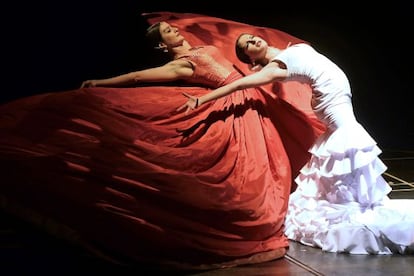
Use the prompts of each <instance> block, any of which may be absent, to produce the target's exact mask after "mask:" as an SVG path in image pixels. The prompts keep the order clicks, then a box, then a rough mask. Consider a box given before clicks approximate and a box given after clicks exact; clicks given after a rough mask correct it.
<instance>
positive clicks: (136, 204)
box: [0, 12, 324, 269]
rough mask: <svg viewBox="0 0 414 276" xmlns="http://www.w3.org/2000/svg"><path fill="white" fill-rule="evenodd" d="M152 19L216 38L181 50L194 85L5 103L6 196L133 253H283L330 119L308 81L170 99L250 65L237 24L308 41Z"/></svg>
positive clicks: (217, 256)
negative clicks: (291, 216)
mask: <svg viewBox="0 0 414 276" xmlns="http://www.w3.org/2000/svg"><path fill="white" fill-rule="evenodd" d="M145 16H146V17H147V18H148V22H149V23H152V22H154V21H158V20H167V21H168V22H169V23H172V24H175V25H178V26H179V27H180V29H181V30H182V33H184V36H185V37H189V38H190V39H191V40H190V42H191V44H193V45H210V46H200V47H196V48H195V50H194V55H191V56H184V57H182V58H185V59H188V60H190V61H192V62H193V63H194V64H196V67H195V68H196V70H195V74H194V78H192V79H191V80H189V82H190V84H191V85H192V86H172V85H170V86H161V85H154V86H148V87H133V88H85V89H75V90H72V91H64V92H57V93H49V94H41V95H36V96H31V97H27V98H22V99H18V100H15V101H12V102H9V103H6V104H3V105H1V106H0V170H1V183H2V184H1V185H0V199H1V201H0V202H1V205H2V207H4V208H5V209H6V210H9V211H12V212H15V213H16V214H18V215H22V216H23V217H24V218H25V219H28V220H31V221H32V222H35V223H37V224H41V225H42V226H44V227H45V228H46V229H47V230H49V231H52V232H53V233H54V234H56V235H59V236H63V237H65V238H68V239H70V240H72V241H75V242H78V243H79V244H81V245H83V246H85V247H87V248H89V249H91V250H94V252H99V254H102V255H103V256H107V257H109V258H111V260H113V261H120V262H124V263H129V264H131V263H132V264H133V263H136V262H139V263H140V262H145V263H148V264H154V265H166V266H178V267H179V268H186V267H188V268H200V269H203V268H218V267H226V266H235V265H238V264H248V263H257V262H263V261H268V260H271V259H273V258H276V257H280V255H278V253H277V252H278V250H279V249H280V248H286V247H287V246H288V242H287V238H286V236H285V235H284V218H285V215H286V211H287V203H288V197H289V194H290V191H291V189H292V187H291V186H292V184H291V183H292V179H293V178H294V177H295V176H296V175H297V172H298V171H299V169H300V168H301V167H302V166H303V164H304V163H305V162H306V160H307V158H308V157H309V156H308V152H307V150H308V148H309V147H310V145H311V144H312V143H313V142H314V140H315V139H316V137H317V136H318V135H319V134H320V133H321V132H322V131H323V130H324V128H323V126H322V125H321V124H320V123H319V121H318V120H317V119H316V117H314V115H313V113H312V112H311V109H310V106H309V101H308V100H309V98H310V90H309V89H308V87H306V86H302V85H300V84H296V83H287V84H284V85H282V86H279V87H265V88H263V89H246V90H242V91H238V92H236V93H233V94H231V95H229V96H227V97H224V98H221V99H218V100H216V101H213V102H210V103H208V104H205V105H203V106H201V107H200V108H199V109H197V110H194V111H193V112H191V113H189V114H187V115H186V114H184V112H181V113H179V112H177V111H176V108H177V107H178V106H180V105H182V104H183V103H184V102H185V100H186V98H185V97H183V96H182V92H187V93H190V94H193V95H201V94H204V93H208V92H209V91H210V90H211V89H212V88H214V87H218V86H220V85H222V84H225V83H227V82H229V81H232V80H233V79H235V78H239V77H241V74H240V72H239V71H241V72H246V71H245V70H246V68H245V67H243V65H241V64H240V63H238V62H237V60H236V58H235V56H234V53H233V43H234V41H235V38H236V36H237V35H238V34H239V33H240V32H241V31H246V32H255V33H257V32H259V33H260V34H261V35H266V37H265V38H266V39H268V40H270V41H272V42H274V43H275V44H276V46H278V45H277V43H280V44H284V43H287V42H291V43H296V42H299V41H300V40H299V39H297V38H294V37H292V36H289V35H287V34H285V33H283V32H280V31H277V30H274V29H269V28H262V27H255V26H251V25H246V24H242V23H238V22H233V21H228V20H224V19H219V18H213V17H207V16H202V15H195V14H179V13H169V12H161V13H153V14H146V15H145ZM213 45H215V46H217V47H215V46H213ZM220 53H221V54H220ZM225 57H226V58H225ZM206 61H208V62H206ZM216 65H217V66H218V65H220V66H222V67H223V68H226V70H228V71H229V72H230V71H232V72H231V73H230V74H229V75H228V76H226V77H223V75H221V74H220V73H219V72H218V71H217V70H216V67H214V66H216ZM234 66H235V67H236V68H237V69H238V70H235V69H234Z"/></svg>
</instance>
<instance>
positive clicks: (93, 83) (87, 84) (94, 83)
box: [80, 80, 97, 88]
mask: <svg viewBox="0 0 414 276" xmlns="http://www.w3.org/2000/svg"><path fill="white" fill-rule="evenodd" d="M95 86H97V81H96V80H86V81H84V82H82V85H81V87H80V88H85V87H95Z"/></svg>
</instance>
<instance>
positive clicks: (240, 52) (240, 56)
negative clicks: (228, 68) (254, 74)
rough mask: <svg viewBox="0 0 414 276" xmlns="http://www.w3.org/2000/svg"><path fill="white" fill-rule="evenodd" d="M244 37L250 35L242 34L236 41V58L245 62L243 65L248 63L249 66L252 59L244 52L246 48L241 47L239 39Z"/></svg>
mask: <svg viewBox="0 0 414 276" xmlns="http://www.w3.org/2000/svg"><path fill="white" fill-rule="evenodd" d="M243 35H248V33H242V34H241V35H239V37H238V38H237V39H236V44H235V45H234V46H235V50H236V56H237V58H238V59H239V60H240V61H241V62H243V63H247V64H251V63H252V62H251V60H250V57H249V56H248V55H247V54H246V53H245V52H244V48H243V47H240V46H239V39H240V37H242V36H243Z"/></svg>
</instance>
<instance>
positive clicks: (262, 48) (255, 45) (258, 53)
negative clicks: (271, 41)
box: [237, 34, 268, 63]
mask: <svg viewBox="0 0 414 276" xmlns="http://www.w3.org/2000/svg"><path fill="white" fill-rule="evenodd" d="M237 47H239V48H241V49H243V51H244V53H245V54H246V55H247V56H249V58H250V61H251V63H255V61H256V60H260V59H263V58H264V57H265V56H266V52H267V48H268V44H267V42H266V41H265V40H264V39H263V38H261V37H258V36H254V35H252V34H243V35H241V36H240V37H239V39H238V40H237Z"/></svg>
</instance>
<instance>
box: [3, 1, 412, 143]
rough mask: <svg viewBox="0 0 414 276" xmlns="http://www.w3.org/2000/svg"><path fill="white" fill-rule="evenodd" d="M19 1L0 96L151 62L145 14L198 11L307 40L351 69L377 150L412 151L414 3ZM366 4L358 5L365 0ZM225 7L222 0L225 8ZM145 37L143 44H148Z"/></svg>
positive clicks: (13, 9)
mask: <svg viewBox="0 0 414 276" xmlns="http://www.w3.org/2000/svg"><path fill="white" fill-rule="evenodd" d="M292 2H293V3H291V4H289V3H285V2H280V3H279V2H275V1H266V2H265V1H264V0H263V1H261V2H259V1H247V2H246V1H243V2H236V1H227V2H226V1H225V0H223V1H217V2H215V1H213V2H211V1H178V0H177V1H175V2H173V1H149V2H146V1H142V0H140V1H121V0H119V1H115V0H107V1H97V0H92V1H87V0H85V1H67V0H61V1H15V2H12V3H9V4H8V5H7V6H5V7H3V8H2V11H1V13H2V16H1V21H2V22H0V23H1V33H2V34H1V35H2V50H1V51H2V53H3V60H2V67H3V68H2V69H3V70H2V72H3V73H1V75H2V79H3V80H2V84H3V89H2V92H1V102H6V101H10V100H13V99H16V98H20V97H24V96H28V95H33V94H38V93H45V92H59V91H65V90H71V89H76V88H78V87H79V86H80V84H81V82H82V81H83V80H86V79H91V78H104V77H109V76H113V75H118V74H121V73H126V72H129V71H133V70H138V69H142V68H145V67H148V66H149V65H154V64H155V63H156V61H155V60H153V59H152V57H151V55H150V54H148V53H147V48H146V47H145V46H146V44H145V41H144V40H145V38H144V36H143V34H144V31H145V27H146V25H145V24H144V21H143V20H142V18H141V17H140V16H139V15H140V14H141V13H142V12H152V11H175V12H190V13H201V14H206V15H211V16H216V17H222V18H226V19H230V20H235V21H240V22H244V23H249V24H252V25H259V26H266V27H272V28H276V29H279V30H282V31H285V32H288V33H290V34H292V35H295V36H297V37H300V38H302V39H305V40H307V41H309V42H310V43H311V44H313V46H314V47H315V48H317V49H318V50H319V51H321V52H322V53H324V54H325V55H326V56H328V57H329V58H330V59H332V60H333V61H334V62H336V63H337V64H338V65H339V66H340V67H341V68H342V69H343V70H344V71H345V72H346V74H347V75H348V77H349V79H350V82H351V87H352V91H353V95H354V100H353V102H354V109H355V113H356V116H357V118H358V120H359V121H360V122H361V123H362V124H363V126H364V127H365V128H366V129H367V130H368V132H370V134H371V135H372V136H373V137H374V139H375V140H377V141H378V144H379V146H380V147H381V148H383V149H386V148H393V149H410V150H412V149H414V142H413V141H414V130H413V129H414V120H413V119H414V116H413V112H412V105H413V104H412V103H411V97H412V94H413V88H412V85H411V83H412V79H413V78H412V74H411V73H412V71H413V70H412V66H413V65H412V62H413V57H412V49H411V48H412V46H411V45H412V44H411V42H410V41H411V40H412V37H411V34H412V33H413V32H412V30H411V20H412V17H413V16H412V14H411V11H410V10H411V9H410V8H409V7H408V5H407V4H404V3H403V2H401V3H399V2H398V1H392V2H390V3H387V5H386V6H385V5H384V6H381V5H379V4H375V6H372V7H371V6H369V5H367V4H364V9H361V7H360V6H359V4H358V3H348V2H347V3H345V2H336V3H332V6H329V5H326V4H324V5H322V4H320V5H318V4H315V3H314V1H311V2H312V3H309V4H303V3H298V2H296V1H292ZM360 4H361V5H362V3H360ZM222 5H225V6H222ZM144 45H145V46H144Z"/></svg>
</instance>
